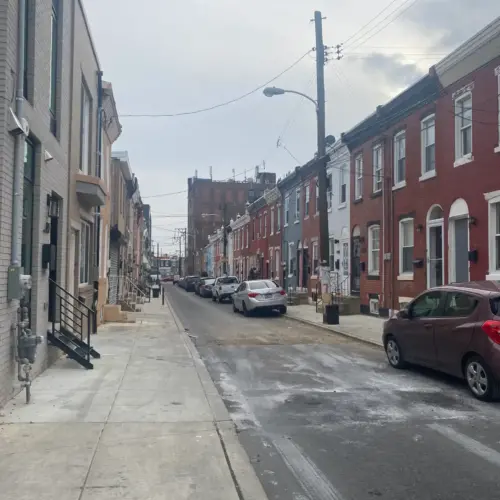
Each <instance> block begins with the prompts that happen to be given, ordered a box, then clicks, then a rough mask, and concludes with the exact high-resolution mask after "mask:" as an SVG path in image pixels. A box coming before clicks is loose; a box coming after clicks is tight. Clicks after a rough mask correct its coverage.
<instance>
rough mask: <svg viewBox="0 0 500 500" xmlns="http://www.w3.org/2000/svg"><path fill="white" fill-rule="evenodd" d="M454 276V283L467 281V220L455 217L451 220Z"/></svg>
mask: <svg viewBox="0 0 500 500" xmlns="http://www.w3.org/2000/svg"><path fill="white" fill-rule="evenodd" d="M453 231H454V238H453V239H454V241H453V243H454V245H453V249H452V251H453V252H454V259H453V260H454V276H453V281H454V282H455V283H463V282H465V281H469V221H468V219H455V220H454V221H453Z"/></svg>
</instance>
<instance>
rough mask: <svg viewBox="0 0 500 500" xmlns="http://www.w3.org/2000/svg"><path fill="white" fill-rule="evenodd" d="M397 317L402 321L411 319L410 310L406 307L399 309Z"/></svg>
mask: <svg viewBox="0 0 500 500" xmlns="http://www.w3.org/2000/svg"><path fill="white" fill-rule="evenodd" d="M399 317H400V318H402V319H410V317H411V313H410V310H409V309H408V308H407V307H405V308H404V309H401V311H399Z"/></svg>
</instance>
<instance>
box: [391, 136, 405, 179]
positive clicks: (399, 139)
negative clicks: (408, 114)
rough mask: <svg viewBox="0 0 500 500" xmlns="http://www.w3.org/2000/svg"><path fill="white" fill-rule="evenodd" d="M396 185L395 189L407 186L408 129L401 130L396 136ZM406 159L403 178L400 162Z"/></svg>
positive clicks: (394, 143)
mask: <svg viewBox="0 0 500 500" xmlns="http://www.w3.org/2000/svg"><path fill="white" fill-rule="evenodd" d="M393 148H394V186H393V189H400V188H403V187H405V186H406V130H401V131H400V132H398V133H397V134H396V135H395V136H394V141H393ZM401 160H403V161H404V168H403V178H402V179H400V178H399V177H398V175H399V162H400V161H401Z"/></svg>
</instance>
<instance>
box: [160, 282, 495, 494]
mask: <svg viewBox="0 0 500 500" xmlns="http://www.w3.org/2000/svg"><path fill="white" fill-rule="evenodd" d="M166 296H167V298H168V301H169V302H170V305H171V306H172V308H173V309H174V311H175V313H176V315H177V316H178V318H179V320H180V321H181V323H182V325H183V326H184V328H185V329H187V330H188V333H189V335H190V336H191V338H192V340H193V342H195V344H196V347H197V349H198V351H199V353H200V355H201V357H202V359H203V360H204V362H205V364H206V366H207V369H208V371H209V373H210V375H211V376H212V378H213V380H214V382H215V383H216V385H217V388H218V390H219V392H220V394H221V396H222V397H223V399H224V402H225V404H226V406H227V408H228V410H229V412H230V415H231V417H232V419H233V420H234V422H235V423H236V425H237V429H238V432H239V438H240V441H241V443H242V445H243V446H244V448H245V449H246V451H247V453H248V456H249V458H250V460H251V462H252V464H253V466H254V468H255V471H256V473H257V475H258V477H259V478H260V480H261V482H262V485H263V487H264V489H265V491H266V493H267V495H268V497H269V499H270V500H274V499H279V500H327V499H328V500H330V499H334V500H367V499H373V498H383V499H384V500H402V499H405V500H413V499H415V500H417V499H419V500H421V499H424V498H425V499H429V500H438V499H439V500H452V499H469V498H488V499H497V498H500V474H499V468H500V437H499V436H500V425H499V420H500V405H499V404H482V403H480V402H478V401H476V400H475V399H474V398H473V397H472V396H471V395H470V394H469V392H468V390H467V388H466V387H465V385H464V384H463V383H462V382H461V381H458V380H454V379H451V378H449V377H446V376H443V375H440V374H436V373H434V372H431V371H428V370H423V369H416V368H413V369H410V370H407V371H400V372H398V371H396V370H394V369H392V368H390V367H389V366H388V365H387V363H386V359H385V355H384V353H383V351H382V350H381V349H377V348H375V347H370V346H368V345H365V344H362V343H358V342H355V341H351V340H348V339H346V338H343V337H340V336H336V335H330V334H328V333H327V332H324V331H321V330H318V329H315V328H313V327H309V326H306V325H303V324H300V323H297V322H295V321H292V320H290V319H286V318H279V317H277V316H274V317H251V318H245V317H243V316H242V315H239V314H234V313H233V311H232V306H231V304H229V303H227V304H223V305H219V304H216V303H213V302H212V301H211V300H209V299H202V298H200V297H198V296H196V295H194V294H192V293H186V292H185V291H184V290H181V289H179V288H177V287H173V286H171V285H168V286H167V287H166Z"/></svg>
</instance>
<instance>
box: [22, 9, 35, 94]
mask: <svg viewBox="0 0 500 500" xmlns="http://www.w3.org/2000/svg"><path fill="white" fill-rule="evenodd" d="M31 5H32V3H31V1H29V0H27V1H26V2H25V4H24V23H25V26H24V81H23V96H24V98H25V99H26V100H28V101H29V99H30V97H29V96H30V89H29V82H30V78H29V77H30V71H32V67H31V65H30V63H31V59H30V40H31V37H32V29H33V25H32V23H31Z"/></svg>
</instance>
